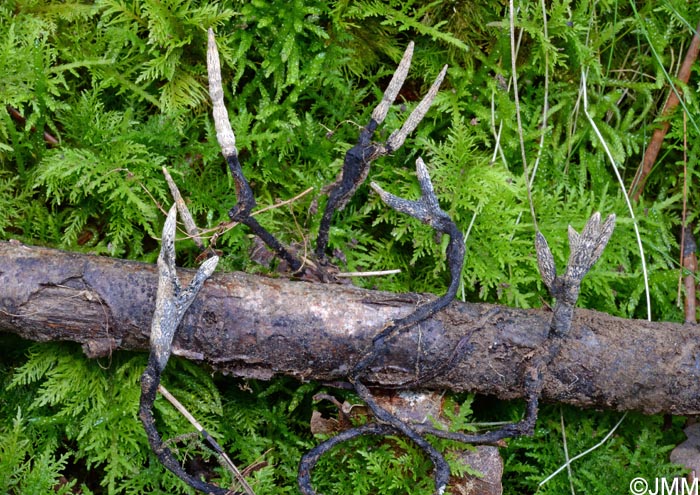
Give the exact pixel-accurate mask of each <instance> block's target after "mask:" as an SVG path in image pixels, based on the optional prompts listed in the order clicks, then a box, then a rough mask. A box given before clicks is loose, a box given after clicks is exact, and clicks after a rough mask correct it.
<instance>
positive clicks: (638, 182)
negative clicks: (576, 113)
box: [629, 24, 700, 200]
mask: <svg viewBox="0 0 700 495" xmlns="http://www.w3.org/2000/svg"><path fill="white" fill-rule="evenodd" d="M699 53H700V24H698V26H697V27H696V28H695V34H694V35H693V39H692V41H691V42H690V46H689V47H688V51H687V52H686V54H685V58H684V59H683V64H682V65H681V68H680V70H679V71H678V81H680V82H682V83H683V84H686V83H687V82H688V80H689V79H690V72H691V70H692V68H693V64H694V63H695V61H696V60H697V58H698V54H699ZM679 103H680V100H679V99H678V91H677V90H676V88H674V87H672V88H671V90H670V92H669V95H668V99H667V100H666V104H665V105H664V108H663V110H662V111H661V118H662V119H667V117H668V116H669V115H671V112H673V110H675V108H676V107H677V106H678V104H679ZM670 127H671V123H670V122H669V121H668V120H664V121H663V122H662V123H661V127H659V128H658V129H656V130H654V134H652V136H651V140H650V141H649V144H648V145H647V149H646V151H645V152H644V158H642V163H641V165H640V166H639V168H638V169H637V173H636V174H635V176H634V179H633V180H632V184H631V185H630V188H629V193H630V195H631V196H632V198H633V199H634V200H638V199H639V196H640V195H641V194H642V192H643V191H644V184H645V183H646V180H647V177H648V176H649V174H650V173H651V169H652V167H653V166H654V163H656V157H657V156H658V155H659V151H660V150H661V145H662V144H663V142H664V138H665V137H666V133H667V132H668V129H669V128H670Z"/></svg>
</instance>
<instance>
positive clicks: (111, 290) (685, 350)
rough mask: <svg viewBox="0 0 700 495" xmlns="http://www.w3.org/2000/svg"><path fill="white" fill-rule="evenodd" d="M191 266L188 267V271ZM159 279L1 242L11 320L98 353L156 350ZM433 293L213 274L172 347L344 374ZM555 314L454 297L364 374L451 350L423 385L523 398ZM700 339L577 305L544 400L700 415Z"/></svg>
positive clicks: (417, 373)
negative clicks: (526, 375)
mask: <svg viewBox="0 0 700 495" xmlns="http://www.w3.org/2000/svg"><path fill="white" fill-rule="evenodd" d="M193 273H194V272H193V271H189V270H181V271H178V276H179V277H180V279H181V280H183V283H187V282H188V281H189V279H191V277H192V275H193ZM157 281H158V273H157V268H156V266H155V265H150V264H145V263H137V262H131V261H124V260H117V259H111V258H104V257H97V256H89V255H83V254H78V253H66V252H62V251H57V250H51V249H45V248H38V247H29V246H24V245H21V244H19V243H13V242H9V243H8V242H0V287H2V294H1V298H0V330H3V331H8V332H12V333H16V334H18V335H20V336H22V337H24V338H27V339H31V340H35V341H73V342H79V343H81V344H82V345H83V349H84V350H85V352H86V354H88V355H89V356H92V357H98V356H104V355H107V354H109V353H110V352H112V351H115V350H117V349H129V350H141V351H146V350H148V348H149V329H150V327H151V319H152V317H153V311H154V308H155V297H156V289H157ZM432 297H434V296H432V295H416V294H391V293H386V292H377V291H368V290H363V289H358V288H354V287H348V286H341V285H333V284H313V283H307V282H298V281H297V282H295V281H288V280H286V279H273V278H265V277H260V276H252V275H247V274H242V273H226V274H223V273H216V274H214V275H213V276H212V277H211V279H209V280H208V281H207V283H206V284H205V285H204V287H203V289H202V291H201V292H200V295H199V297H197V299H196V300H195V301H194V302H193V303H192V306H191V307H190V309H189V311H188V312H187V313H186V314H185V316H184V318H183V321H182V324H181V326H180V329H179V331H178V332H177V335H176V336H175V341H174V343H173V352H174V353H175V354H180V355H182V356H185V357H187V358H188V359H194V360H198V361H202V362H205V363H208V364H209V365H210V366H211V367H212V368H213V369H215V370H218V371H220V372H223V373H229V374H232V375H236V376H240V377H246V378H257V379H269V378H271V377H273V376H275V375H290V376H294V377H296V378H298V379H300V380H320V381H328V382H331V381H338V380H345V378H346V377H347V376H348V374H349V373H350V371H351V370H352V368H353V366H354V365H355V364H356V363H357V362H358V361H359V360H360V359H361V358H362V357H363V356H364V355H365V354H366V352H367V351H368V350H369V349H370V348H371V346H372V339H373V337H375V336H376V335H377V334H378V333H379V332H380V331H381V330H382V328H384V326H385V325H386V323H387V322H388V321H392V320H394V319H397V318H400V317H402V316H405V315H407V314H409V313H410V312H411V311H413V309H414V308H415V306H416V305H417V304H418V303H420V302H425V301H427V300H428V299H429V298H432ZM551 316H552V315H551V313H550V312H549V311H548V310H520V309H513V308H508V307H503V306H493V305H486V304H468V303H467V304H465V303H459V302H453V303H452V304H450V305H449V306H448V307H447V308H446V309H445V310H444V311H442V312H440V313H439V314H437V315H434V316H432V317H430V318H428V319H427V320H425V321H424V322H423V323H421V324H420V325H419V327H418V329H414V330H413V331H411V332H408V333H406V334H402V335H400V336H399V337H397V338H395V339H393V340H392V341H391V342H388V343H387V349H388V350H387V352H386V353H385V354H383V355H381V356H379V357H378V358H377V359H376V360H375V361H374V362H373V364H372V366H371V367H370V368H368V370H367V371H366V382H367V383H369V384H372V385H374V386H382V387H396V386H400V385H401V384H405V383H410V382H412V381H414V380H415V379H416V378H418V377H423V376H430V375H431V373H430V371H431V370H434V369H441V366H444V363H450V362H452V363H453V367H452V370H451V371H448V372H446V373H444V374H440V373H436V374H435V376H433V377H431V378H430V379H429V380H428V381H426V382H425V383H422V384H421V387H423V388H431V389H447V390H452V391H474V392H478V393H482V394H490V395H494V396H498V397H500V398H503V399H513V398H520V397H524V396H525V395H526V393H525V390H524V387H523V370H524V369H525V368H526V367H527V365H528V363H529V360H530V359H531V358H532V355H533V354H535V353H534V351H535V350H541V348H542V346H546V345H549V342H551V341H548V340H547V335H548V332H549V330H550V323H551V319H552V318H551ZM466 335H471V337H470V339H469V340H468V341H467V342H464V339H463V337H464V336H466ZM458 344H459V345H458ZM455 349H461V351H460V355H458V356H455ZM698 349H700V328H699V327H698V326H696V325H681V324H675V323H650V322H646V321H641V320H625V319H621V318H615V317H612V316H609V315H607V314H604V313H599V312H595V311H589V310H584V309H576V310H575V312H574V319H573V323H572V325H571V330H570V333H569V334H568V336H567V340H566V344H565V345H562V346H561V349H559V351H558V352H559V354H558V355H557V357H556V359H555V360H554V361H553V362H552V363H550V364H549V366H548V367H547V369H546V370H545V371H544V386H543V390H542V399H543V400H544V401H549V402H562V403H567V404H573V405H576V406H580V407H594V408H604V409H617V410H638V411H642V412H644V413H660V412H664V413H672V414H698V413H700V351H698Z"/></svg>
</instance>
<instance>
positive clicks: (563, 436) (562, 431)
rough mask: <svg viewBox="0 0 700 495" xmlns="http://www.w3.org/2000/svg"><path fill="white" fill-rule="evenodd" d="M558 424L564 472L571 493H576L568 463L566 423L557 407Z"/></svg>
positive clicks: (574, 494) (562, 413)
mask: <svg viewBox="0 0 700 495" xmlns="http://www.w3.org/2000/svg"><path fill="white" fill-rule="evenodd" d="M559 425H560V426H561V439H562V446H563V447H564V461H565V462H566V464H567V466H566V474H567V475H568V477H569V488H570V489H571V495H576V491H575V490H574V482H573V476H572V474H571V464H570V462H571V461H570V459H569V446H568V444H567V441H566V423H564V412H563V411H562V408H561V407H560V408H559Z"/></svg>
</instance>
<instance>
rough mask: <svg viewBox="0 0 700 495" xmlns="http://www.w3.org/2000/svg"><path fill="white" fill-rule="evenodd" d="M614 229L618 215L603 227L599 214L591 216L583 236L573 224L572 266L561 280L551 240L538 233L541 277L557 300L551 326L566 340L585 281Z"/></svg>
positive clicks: (570, 233)
mask: <svg viewBox="0 0 700 495" xmlns="http://www.w3.org/2000/svg"><path fill="white" fill-rule="evenodd" d="M614 229H615V215H614V214H613V215H609V216H608V218H606V219H605V222H603V223H602V224H601V223H600V213H599V212H595V213H594V214H593V215H592V216H591V218H590V219H589V220H588V223H586V226H585V227H584V228H583V231H582V232H581V234H579V233H578V232H576V231H575V230H574V229H573V227H571V225H569V250H570V254H569V263H568V264H567V266H566V271H565V272H564V275H562V276H561V277H559V276H557V269H556V266H555V265H554V257H553V256H552V252H551V250H550V249H549V245H548V244H547V240H546V239H545V238H544V236H543V235H542V233H541V232H539V231H538V232H537V234H536V236H535V250H536V251H537V264H538V266H539V269H540V275H541V276H542V280H543V281H544V284H545V286H547V289H548V290H549V293H550V294H551V295H552V297H554V298H555V299H556V300H557V302H556V305H555V306H554V316H553V317H552V323H551V327H550V332H551V334H553V335H556V336H559V337H564V336H566V335H567V334H568V333H569V330H570V329H571V320H572V318H573V314H574V307H575V306H576V301H577V300H578V295H579V291H580V289H581V281H582V280H583V277H584V276H585V275H586V274H587V273H588V271H589V270H590V269H591V267H592V266H593V265H594V264H595V262H596V261H598V259H599V258H600V256H601V254H603V250H604V249H605V246H606V245H607V243H608V241H609V240H610V236H612V233H613V230H614Z"/></svg>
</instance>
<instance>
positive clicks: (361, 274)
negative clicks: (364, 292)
mask: <svg viewBox="0 0 700 495" xmlns="http://www.w3.org/2000/svg"><path fill="white" fill-rule="evenodd" d="M397 273H401V270H400V269H398V268H395V269H393V270H378V271H374V272H341V273H336V275H335V276H336V277H339V278H343V277H381V276H384V275H395V274H397Z"/></svg>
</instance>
